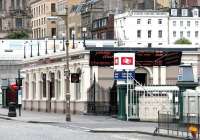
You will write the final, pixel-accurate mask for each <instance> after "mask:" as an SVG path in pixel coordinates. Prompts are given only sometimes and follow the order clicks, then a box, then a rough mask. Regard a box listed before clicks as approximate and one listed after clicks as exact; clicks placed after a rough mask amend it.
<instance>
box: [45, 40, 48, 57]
mask: <svg viewBox="0 0 200 140" xmlns="http://www.w3.org/2000/svg"><path fill="white" fill-rule="evenodd" d="M47 43H48V38H45V54H48V52H47Z"/></svg>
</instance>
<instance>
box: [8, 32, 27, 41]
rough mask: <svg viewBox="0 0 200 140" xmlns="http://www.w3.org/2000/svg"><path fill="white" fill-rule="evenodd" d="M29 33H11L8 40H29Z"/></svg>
mask: <svg viewBox="0 0 200 140" xmlns="http://www.w3.org/2000/svg"><path fill="white" fill-rule="evenodd" d="M28 37H29V36H28V33H27V32H25V31H17V32H10V33H8V36H7V37H6V38H8V39H27V38H28Z"/></svg>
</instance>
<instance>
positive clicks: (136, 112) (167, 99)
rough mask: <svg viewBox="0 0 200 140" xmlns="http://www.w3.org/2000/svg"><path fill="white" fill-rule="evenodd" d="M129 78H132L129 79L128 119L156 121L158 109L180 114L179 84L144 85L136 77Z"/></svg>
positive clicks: (127, 96) (127, 97) (127, 95)
mask: <svg viewBox="0 0 200 140" xmlns="http://www.w3.org/2000/svg"><path fill="white" fill-rule="evenodd" d="M129 79H132V80H128V82H127V94H126V115H127V120H130V119H134V120H147V121H148V120H151V121H154V120H155V121H156V120H157V118H158V113H157V112H158V111H167V112H172V113H174V114H176V115H177V117H178V116H179V102H178V95H179V88H178V87H177V86H167V85H149V86H143V85H141V84H140V83H138V82H137V81H136V80H135V79H133V78H129ZM145 113H146V114H145ZM151 114H152V115H151ZM155 114H156V115H155ZM148 117H149V118H148Z"/></svg>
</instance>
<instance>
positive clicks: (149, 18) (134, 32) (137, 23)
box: [114, 10, 169, 47]
mask: <svg viewBox="0 0 200 140" xmlns="http://www.w3.org/2000/svg"><path fill="white" fill-rule="evenodd" d="M168 17H169V13H168V12H162V11H152V10H145V11H143V10H139V11H130V12H126V13H123V14H119V15H116V16H115V22H114V24H115V37H116V39H117V40H118V42H119V45H120V46H126V47H127V46H129V47H134V46H142V47H147V46H148V47H151V46H165V45H166V44H168V28H167V27H168ZM133 27H134V28H133Z"/></svg>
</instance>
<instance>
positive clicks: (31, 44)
mask: <svg viewBox="0 0 200 140" xmlns="http://www.w3.org/2000/svg"><path fill="white" fill-rule="evenodd" d="M30 46H31V57H33V43H32V40H31V43H30Z"/></svg>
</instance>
